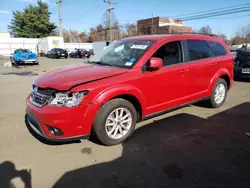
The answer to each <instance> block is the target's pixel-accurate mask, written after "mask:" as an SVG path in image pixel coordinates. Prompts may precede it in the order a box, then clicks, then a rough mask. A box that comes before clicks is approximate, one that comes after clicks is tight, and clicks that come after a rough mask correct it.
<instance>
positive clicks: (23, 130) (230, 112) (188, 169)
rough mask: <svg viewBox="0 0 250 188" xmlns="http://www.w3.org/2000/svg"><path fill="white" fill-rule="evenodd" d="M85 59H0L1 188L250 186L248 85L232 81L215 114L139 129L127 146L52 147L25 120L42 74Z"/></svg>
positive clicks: (188, 112)
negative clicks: (14, 62)
mask: <svg viewBox="0 0 250 188" xmlns="http://www.w3.org/2000/svg"><path fill="white" fill-rule="evenodd" d="M84 61H85V60H83V59H67V60H65V59H60V60H57V59H46V58H40V65H38V66H37V65H36V66H22V67H19V68H17V67H12V68H4V67H3V66H2V65H3V63H4V62H5V61H3V60H0V106H1V108H0V187H1V188H7V187H8V188H9V187H11V185H12V187H16V188H22V187H27V188H31V187H33V188H50V187H55V188H69V187H70V188H80V187H81V188H83V187H88V188H89V187H93V188H98V187H101V188H104V187H108V188H112V187H138V188H140V187H152V188H155V187H171V188H172V187H177V188H179V187H183V188H184V187H185V188H189V187H200V188H203V187H204V188H208V187H213V188H217V187H218V188H219V187H220V188H224V187H225V188H230V187H232V188H236V187H237V188H247V187H250V144H249V143H250V137H248V136H246V135H245V133H246V132H250V123H249V122H250V82H249V81H247V80H243V81H241V82H235V83H234V87H233V88H232V89H231V90H230V92H229V95H228V99H227V102H226V103H225V105H224V106H222V107H221V108H218V109H209V108H205V107H203V106H202V105H200V104H198V105H193V106H189V107H186V108H183V109H180V110H178V111H175V112H172V113H168V114H166V115H164V116H160V117H157V118H154V119H151V120H148V121H145V122H142V123H140V124H138V125H137V129H136V130H135V132H134V134H133V135H132V137H131V138H130V139H129V140H128V141H127V142H125V143H123V144H121V145H117V146H113V147H105V146H102V145H100V144H98V142H96V141H95V140H92V141H88V140H83V141H81V142H78V143H76V142H75V143H68V144H61V145H48V144H44V143H41V142H40V141H39V140H37V139H36V138H34V137H33V136H32V135H31V134H30V133H29V131H28V130H27V127H26V125H25V122H24V115H25V98H26V96H27V95H28V93H29V92H30V88H31V84H32V80H33V79H34V77H35V76H37V75H38V74H41V73H43V72H46V71H48V70H52V69H55V68H58V67H62V66H65V65H69V64H78V63H84Z"/></svg>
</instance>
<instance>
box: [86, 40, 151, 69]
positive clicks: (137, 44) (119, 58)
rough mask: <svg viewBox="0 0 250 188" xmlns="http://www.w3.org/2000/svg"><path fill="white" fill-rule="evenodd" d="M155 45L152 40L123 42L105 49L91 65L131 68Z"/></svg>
mask: <svg viewBox="0 0 250 188" xmlns="http://www.w3.org/2000/svg"><path fill="white" fill-rule="evenodd" d="M153 43H154V41H152V40H121V41H118V42H115V43H112V44H110V45H109V46H106V47H104V48H103V49H102V50H101V52H100V53H98V54H96V55H95V56H93V57H92V58H91V59H90V60H89V63H94V64H100V65H107V66H114V67H122V68H131V67H133V66H134V65H135V64H136V62H137V61H138V60H139V59H140V58H141V56H142V55H143V54H144V53H145V52H146V50H147V49H148V48H150V47H151V46H152V44H153Z"/></svg>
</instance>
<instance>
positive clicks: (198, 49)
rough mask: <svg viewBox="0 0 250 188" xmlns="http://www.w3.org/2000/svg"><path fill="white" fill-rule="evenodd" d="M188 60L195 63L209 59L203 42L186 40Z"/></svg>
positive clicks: (207, 48)
mask: <svg viewBox="0 0 250 188" xmlns="http://www.w3.org/2000/svg"><path fill="white" fill-rule="evenodd" d="M187 47H188V51H189V60H190V61H195V60H199V59H205V58H209V57H210V50H209V47H208V45H207V43H206V42H205V41H204V40H187Z"/></svg>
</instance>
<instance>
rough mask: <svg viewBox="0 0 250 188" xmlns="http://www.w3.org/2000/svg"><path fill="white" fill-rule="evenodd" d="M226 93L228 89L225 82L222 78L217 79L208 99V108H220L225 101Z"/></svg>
mask: <svg viewBox="0 0 250 188" xmlns="http://www.w3.org/2000/svg"><path fill="white" fill-rule="evenodd" d="M227 91H228V87H227V83H226V81H225V80H224V79H222V78H220V79H218V80H217V82H216V84H215V86H214V89H213V93H212V95H211V97H210V99H209V104H210V106H211V107H213V108H218V107H220V106H221V105H222V104H223V103H224V102H225V100H226V97H227Z"/></svg>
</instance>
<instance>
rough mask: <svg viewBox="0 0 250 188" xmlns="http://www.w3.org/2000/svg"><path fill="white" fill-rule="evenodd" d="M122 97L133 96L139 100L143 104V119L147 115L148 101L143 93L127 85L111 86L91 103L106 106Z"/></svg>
mask: <svg viewBox="0 0 250 188" xmlns="http://www.w3.org/2000/svg"><path fill="white" fill-rule="evenodd" d="M120 95H132V96H134V97H136V98H137V100H138V101H139V103H140V104H141V109H142V117H143V116H144V115H145V110H144V109H146V100H145V98H144V96H143V94H142V92H141V91H140V90H139V89H137V88H136V87H134V86H131V85H126V84H121V85H115V86H111V87H109V88H107V89H105V90H103V91H102V92H100V93H99V94H98V95H97V96H96V97H95V98H94V99H93V100H92V101H91V103H95V104H98V103H99V104H100V103H101V104H104V103H106V102H107V101H109V100H110V99H112V98H115V97H117V96H120Z"/></svg>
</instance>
